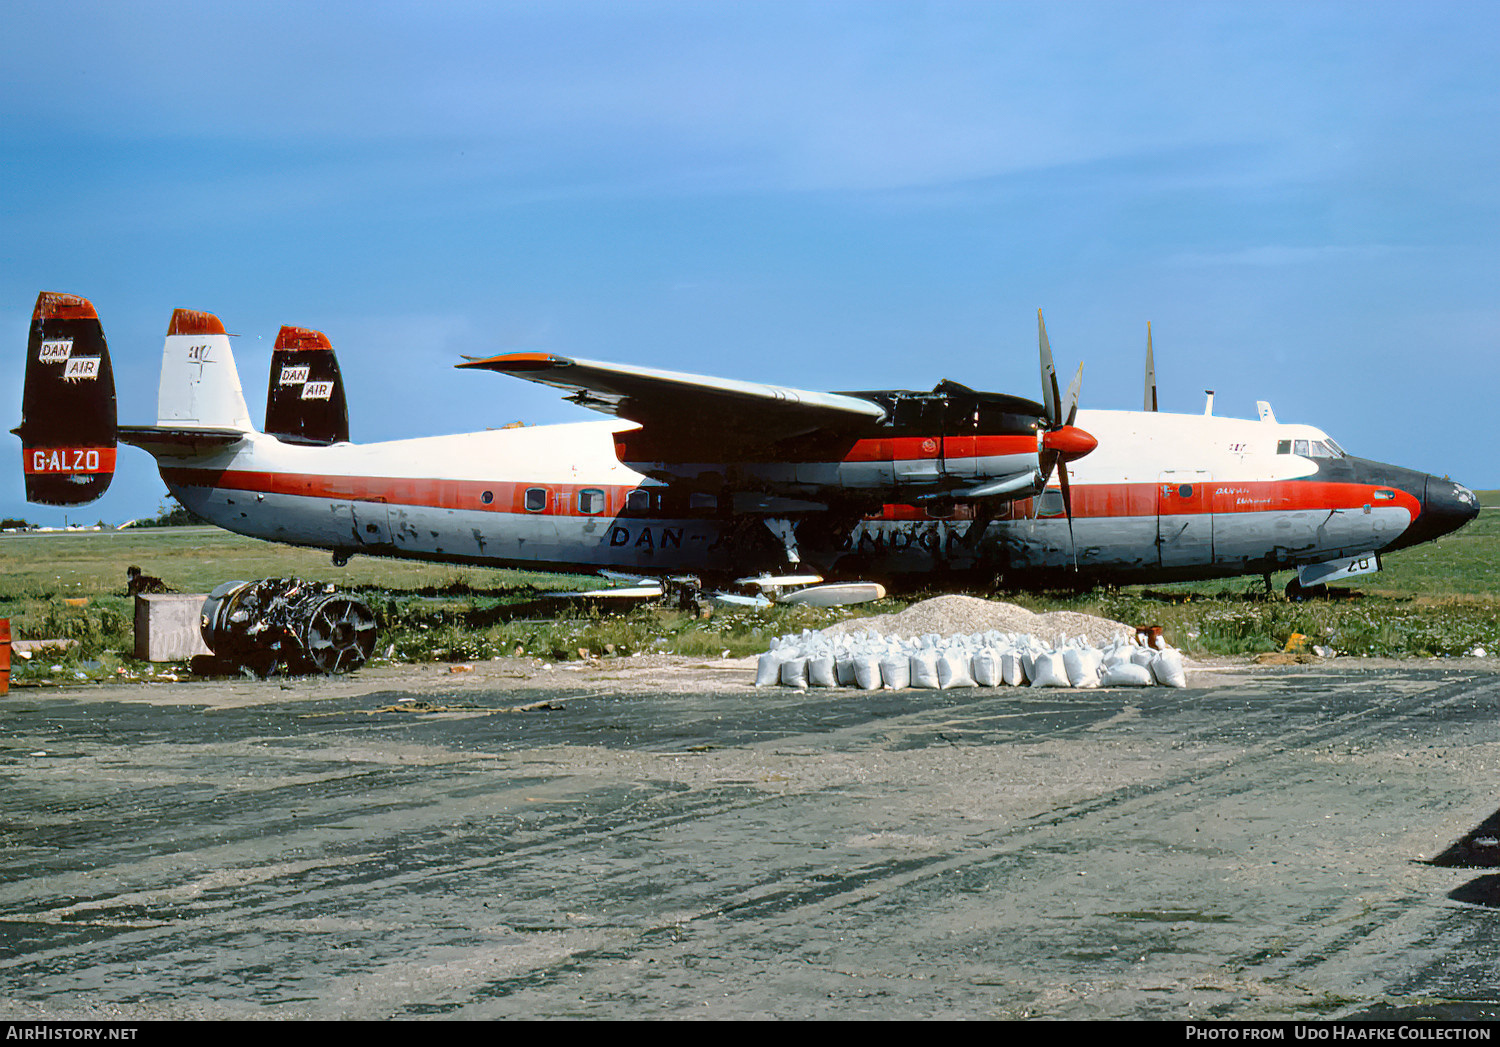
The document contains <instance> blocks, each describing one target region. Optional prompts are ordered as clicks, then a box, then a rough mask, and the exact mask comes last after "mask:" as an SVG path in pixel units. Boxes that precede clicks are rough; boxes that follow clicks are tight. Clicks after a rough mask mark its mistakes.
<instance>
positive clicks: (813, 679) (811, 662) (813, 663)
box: [807, 651, 839, 687]
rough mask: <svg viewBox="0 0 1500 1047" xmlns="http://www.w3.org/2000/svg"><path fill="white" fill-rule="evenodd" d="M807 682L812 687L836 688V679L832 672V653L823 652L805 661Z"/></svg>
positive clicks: (837, 683)
mask: <svg viewBox="0 0 1500 1047" xmlns="http://www.w3.org/2000/svg"><path fill="white" fill-rule="evenodd" d="M807 682H808V684H809V685H810V686H812V687H837V686H838V685H839V681H838V677H837V676H835V675H834V670H833V652H832V651H824V652H823V653H822V654H815V655H813V656H812V657H811V658H809V659H808V660H807Z"/></svg>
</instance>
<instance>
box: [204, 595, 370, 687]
mask: <svg viewBox="0 0 1500 1047" xmlns="http://www.w3.org/2000/svg"><path fill="white" fill-rule="evenodd" d="M201 628H202V632H203V642H204V643H206V644H207V645H208V647H209V650H211V651H213V652H214V654H216V655H217V656H219V657H220V658H225V659H228V660H230V661H234V662H238V663H239V664H240V665H243V666H245V667H246V668H249V669H251V670H253V671H255V672H257V673H260V674H261V675H269V674H270V673H271V672H274V671H275V669H276V668H277V666H284V667H285V669H286V671H288V672H293V673H309V672H311V673H325V674H332V673H343V672H352V671H353V670H355V669H358V668H359V667H360V666H361V665H364V664H365V661H366V660H367V659H368V658H369V657H370V654H371V652H372V651H374V649H375V639H376V634H377V630H376V625H375V615H374V613H373V612H371V610H370V608H369V607H367V606H366V605H365V604H364V603H362V602H361V601H359V600H357V599H355V598H354V597H352V596H349V595H348V594H346V593H341V592H338V591H336V590H335V589H334V587H333V586H332V585H328V584H325V583H322V582H308V581H303V580H302V579H301V578H263V579H261V580H260V581H255V582H225V583H224V584H223V585H220V586H219V587H218V588H216V589H215V590H214V591H213V592H212V593H210V594H209V596H208V599H207V600H205V601H204V603H203V618H202V624H201Z"/></svg>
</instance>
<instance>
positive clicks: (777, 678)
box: [755, 648, 782, 687]
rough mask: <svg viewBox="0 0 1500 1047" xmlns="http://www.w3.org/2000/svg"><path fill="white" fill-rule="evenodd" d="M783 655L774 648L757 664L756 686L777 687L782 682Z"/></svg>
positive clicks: (762, 656) (761, 657)
mask: <svg viewBox="0 0 1500 1047" xmlns="http://www.w3.org/2000/svg"><path fill="white" fill-rule="evenodd" d="M781 661H782V659H781V655H780V653H778V652H777V651H776V650H775V649H774V648H773V649H771V650H769V651H767V652H766V653H765V654H763V655H761V656H760V658H759V660H758V661H757V662H756V663H755V686H757V687H775V686H776V685H777V684H779V683H780V682H781Z"/></svg>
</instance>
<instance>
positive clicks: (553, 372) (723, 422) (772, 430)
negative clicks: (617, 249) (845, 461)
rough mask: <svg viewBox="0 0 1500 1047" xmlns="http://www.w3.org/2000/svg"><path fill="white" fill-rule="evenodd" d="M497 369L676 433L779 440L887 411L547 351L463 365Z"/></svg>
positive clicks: (830, 396) (859, 402)
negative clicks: (702, 433)
mask: <svg viewBox="0 0 1500 1047" xmlns="http://www.w3.org/2000/svg"><path fill="white" fill-rule="evenodd" d="M458 366H459V367H464V368H479V369H482V370H486V371H500V372H502V373H504V374H510V375H514V376H515V377H517V378H524V379H526V380H527V381H530V382H538V383H540V384H542V385H550V386H552V387H554V388H556V389H561V390H563V391H564V392H565V393H567V394H568V395H567V396H566V397H565V399H567V400H571V401H572V402H573V403H575V404H578V405H579V406H581V407H589V408H593V409H594V410H596V411H602V412H604V413H605V414H612V415H616V416H618V417H620V418H627V419H629V420H630V421H632V422H639V423H640V424H641V425H642V426H644V427H647V428H650V427H653V426H663V427H668V426H669V427H671V428H673V429H674V430H676V431H678V432H683V431H691V430H693V429H697V428H702V429H704V430H705V431H708V432H712V433H715V434H717V435H719V436H721V437H722V436H729V435H731V434H743V435H745V436H747V437H750V438H752V439H753V440H754V442H756V443H767V442H775V441H777V440H784V439H788V438H790V437H794V436H801V435H803V434H805V433H810V432H814V431H816V430H820V429H835V430H837V429H848V428H854V427H857V426H863V425H868V424H869V423H871V422H874V421H879V420H880V419H881V418H883V417H885V409H884V408H883V407H881V406H880V405H879V404H877V403H875V402H873V401H871V400H866V399H864V398H862V397H858V396H847V395H844V394H842V393H817V392H810V391H808V390H806V389H793V388H791V387H789V386H783V385H762V384H760V383H758V382H740V381H735V380H734V379H730V378H712V377H708V376H706V375H698V374H683V373H680V372H677V371H658V370H655V369H653V368H649V367H629V366H625V365H623V364H609V363H600V362H598V361H595V360H579V359H576V358H573V357H566V356H553V355H551V354H550V353H507V354H505V355H502V356H492V357H489V358H488V359H484V360H469V361H467V362H465V363H461V364H459V365H458Z"/></svg>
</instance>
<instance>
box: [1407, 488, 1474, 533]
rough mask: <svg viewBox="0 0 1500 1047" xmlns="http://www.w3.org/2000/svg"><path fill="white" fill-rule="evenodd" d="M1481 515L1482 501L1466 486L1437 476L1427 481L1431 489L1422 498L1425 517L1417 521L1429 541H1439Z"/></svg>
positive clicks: (1423, 515) (1422, 516) (1420, 517)
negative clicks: (1437, 539)
mask: <svg viewBox="0 0 1500 1047" xmlns="http://www.w3.org/2000/svg"><path fill="white" fill-rule="evenodd" d="M1478 515H1479V499H1478V498H1476V497H1475V496H1474V492H1473V491H1471V490H1469V489H1468V488H1467V487H1465V486H1464V485H1463V484H1456V483H1454V482H1453V481H1452V480H1443V479H1440V478H1438V477H1436V476H1429V477H1428V478H1427V489H1426V491H1425V493H1424V494H1423V495H1422V515H1421V516H1419V517H1418V518H1417V524H1418V526H1420V527H1422V528H1423V530H1424V532H1426V536H1427V537H1428V538H1436V537H1438V536H1439V535H1444V534H1447V533H1449V532H1450V531H1456V530H1458V529H1459V528H1460V527H1462V526H1463V525H1464V524H1466V523H1468V522H1469V521H1470V520H1472V519H1474V518H1475V517H1476V516H1478Z"/></svg>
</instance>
